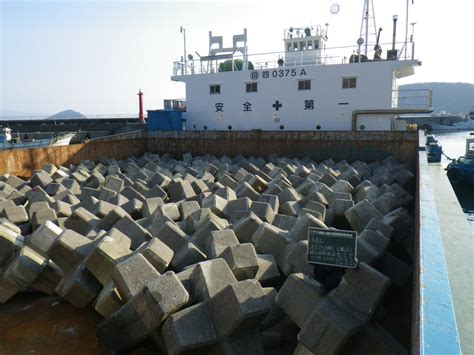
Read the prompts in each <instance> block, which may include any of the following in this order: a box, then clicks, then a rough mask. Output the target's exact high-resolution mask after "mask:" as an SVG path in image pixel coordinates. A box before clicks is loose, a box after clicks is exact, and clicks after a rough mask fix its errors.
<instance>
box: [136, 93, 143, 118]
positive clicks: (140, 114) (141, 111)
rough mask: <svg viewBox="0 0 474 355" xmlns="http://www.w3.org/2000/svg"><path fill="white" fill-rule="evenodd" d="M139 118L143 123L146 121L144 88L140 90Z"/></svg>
mask: <svg viewBox="0 0 474 355" xmlns="http://www.w3.org/2000/svg"><path fill="white" fill-rule="evenodd" d="M137 95H138V110H139V111H138V119H139V120H140V122H141V123H145V116H144V115H143V99H142V96H143V93H142V90H141V89H140V90H138V94H137Z"/></svg>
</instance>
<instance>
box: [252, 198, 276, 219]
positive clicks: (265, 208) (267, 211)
mask: <svg viewBox="0 0 474 355" xmlns="http://www.w3.org/2000/svg"><path fill="white" fill-rule="evenodd" d="M250 210H251V211H252V212H254V213H255V214H256V215H257V216H258V217H259V218H260V219H261V220H262V221H264V222H268V223H270V224H271V223H272V222H273V219H274V218H275V212H274V210H273V208H272V207H271V205H270V204H269V203H267V202H258V201H254V202H252V206H251V207H250Z"/></svg>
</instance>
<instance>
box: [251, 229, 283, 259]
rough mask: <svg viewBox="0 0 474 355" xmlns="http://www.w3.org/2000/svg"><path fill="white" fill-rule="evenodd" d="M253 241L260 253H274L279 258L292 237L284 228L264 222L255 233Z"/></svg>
mask: <svg viewBox="0 0 474 355" xmlns="http://www.w3.org/2000/svg"><path fill="white" fill-rule="evenodd" d="M252 242H253V244H254V245H255V249H256V250H257V251H258V252H259V253H262V254H272V255H273V256H274V257H275V258H276V259H278V257H279V256H280V255H281V254H282V253H283V252H284V250H285V248H286V247H287V246H288V244H289V243H290V239H289V237H288V235H287V233H286V232H285V231H283V230H282V229H280V228H277V227H275V226H272V225H271V224H269V223H266V222H262V224H261V225H260V226H259V227H258V229H257V230H256V231H255V233H254V234H253V236H252Z"/></svg>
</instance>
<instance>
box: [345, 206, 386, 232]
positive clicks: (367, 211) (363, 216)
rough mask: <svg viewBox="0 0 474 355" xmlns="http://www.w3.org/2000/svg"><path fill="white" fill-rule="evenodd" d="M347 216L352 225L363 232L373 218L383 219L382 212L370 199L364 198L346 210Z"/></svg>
mask: <svg viewBox="0 0 474 355" xmlns="http://www.w3.org/2000/svg"><path fill="white" fill-rule="evenodd" d="M345 216H346V218H347V220H348V221H349V223H350V225H351V227H352V228H353V229H354V230H355V231H357V232H361V231H362V230H363V229H364V228H365V226H366V225H367V224H368V223H369V221H370V220H371V219H372V218H376V219H382V217H383V216H382V214H380V212H379V211H378V210H377V209H376V208H375V207H374V205H373V204H372V203H370V202H369V200H366V199H365V200H362V201H360V202H358V203H356V204H355V205H354V206H353V207H351V208H349V209H348V210H347V211H346V212H345Z"/></svg>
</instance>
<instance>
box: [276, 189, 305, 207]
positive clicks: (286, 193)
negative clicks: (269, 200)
mask: <svg viewBox="0 0 474 355" xmlns="http://www.w3.org/2000/svg"><path fill="white" fill-rule="evenodd" d="M301 198H302V197H301V195H300V194H299V193H298V192H296V190H295V189H294V188H291V187H287V188H285V189H283V191H281V192H280V193H279V194H278V200H279V202H280V204H284V203H285V202H288V201H299V200H301Z"/></svg>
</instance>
